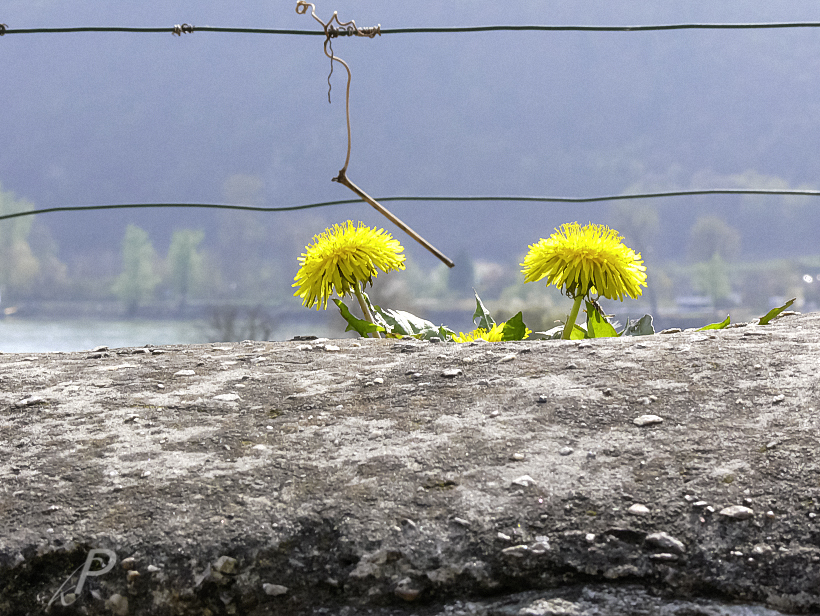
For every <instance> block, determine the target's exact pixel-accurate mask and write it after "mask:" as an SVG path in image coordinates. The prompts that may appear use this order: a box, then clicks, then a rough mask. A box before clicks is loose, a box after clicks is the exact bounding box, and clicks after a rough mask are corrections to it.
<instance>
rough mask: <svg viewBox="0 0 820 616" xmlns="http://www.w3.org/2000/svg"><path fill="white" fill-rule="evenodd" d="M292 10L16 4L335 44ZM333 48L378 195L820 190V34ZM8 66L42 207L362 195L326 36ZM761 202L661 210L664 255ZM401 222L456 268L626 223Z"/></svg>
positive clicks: (190, 44) (37, 53) (9, 90)
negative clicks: (693, 232) (348, 152)
mask: <svg viewBox="0 0 820 616" xmlns="http://www.w3.org/2000/svg"><path fill="white" fill-rule="evenodd" d="M294 9H295V2H289V1H288V2H285V1H279V0H277V1H275V2H270V1H268V2H258V1H253V0H252V1H245V2H242V3H225V2H221V1H216V0H211V1H202V0H197V1H196V2H193V1H191V2H169V1H166V0H163V1H159V0H148V1H144V2H140V3H120V2H117V3H113V2H108V1H106V2H102V1H93V2H92V1H86V2H82V3H64V2H57V1H48V0H39V1H38V0H5V2H4V3H3V8H2V9H0V22H2V23H6V24H8V26H9V28H36V27H60V26H81V25H82V26H100V25H112V26H150V27H170V26H172V25H174V24H177V23H183V22H186V23H191V24H194V25H212V26H238V27H272V28H297V29H316V28H317V24H316V23H315V22H314V21H313V20H312V19H311V18H310V17H309V16H300V15H297V14H296V12H295V10H294ZM334 10H335V11H338V12H339V13H340V17H341V18H342V19H343V20H347V19H355V20H356V22H357V23H358V24H359V25H360V26H370V25H375V24H376V23H380V24H381V25H382V27H385V28H387V27H410V26H459V25H484V24H530V23H534V24H573V23H579V24H627V25H629V24H645V23H679V22H748V21H754V22H762V21H820V4H818V3H817V2H816V0H812V1H804V2H796V1H794V2H793V1H781V2H765V3H764V2H760V1H759V0H754V1H746V2H743V1H735V2H717V3H716V2H714V1H713V0H710V1H708V2H707V1H703V2H698V1H692V0H687V1H686V2H646V1H645V0H642V1H641V2H613V1H612V0H606V1H600V2H577V1H564V2H544V1H543V0H538V1H535V0H533V1H526V2H525V1H522V2H505V3H489V2H488V3H471V2H450V3H444V2H441V1H440V0H422V1H414V2H410V3H408V2H395V1H394V2H386V1H384V0H378V1H377V0H371V1H357V2H336V3H333V2H319V3H318V6H317V12H318V14H319V16H320V17H323V18H328V17H329V16H330V15H331V14H332V12H333V11H334ZM334 49H335V52H336V53H337V54H338V55H339V56H340V57H343V58H344V59H345V60H346V61H348V63H349V64H350V66H351V67H352V70H353V82H352V90H351V107H352V108H351V115H352V123H353V131H354V135H353V154H352V159H351V164H350V168H349V176H350V178H351V179H352V180H353V181H354V182H356V183H357V184H359V185H360V186H361V187H362V188H363V189H365V190H366V191H368V192H369V193H371V194H372V195H374V196H386V195H399V194H409V195H447V194H449V195H467V194H478V195H489V194H516V195H557V196H587V195H595V194H607V193H616V194H619V193H624V192H628V191H632V190H641V189H664V188H679V187H693V186H698V187H703V186H704V185H709V186H713V187H725V186H727V185H728V186H729V187H736V186H748V185H750V183H755V182H757V183H765V184H767V185H772V186H773V185H786V186H806V187H814V188H817V187H820V181H818V174H820V154H818V151H817V147H816V144H817V143H818V140H820V102H818V101H820V97H819V96H818V94H820V92H818V87H817V83H818V79H817V75H818V74H820V29H801V30H766V31H684V32H652V33H600V34H593V33H569V32H562V33H543V32H540V33H513V32H503V33H482V34H395V35H385V36H382V37H380V38H377V39H374V40H367V39H351V40H348V39H345V40H337V41H336V42H335V43H334ZM0 69H1V70H2V74H3V77H4V85H3V87H2V88H0V109H2V110H3V111H2V113H3V147H2V149H0V184H2V187H3V189H4V190H12V191H14V192H15V193H17V194H18V195H20V196H23V197H26V198H28V199H30V200H31V201H33V202H34V203H35V204H36V205H37V206H38V207H52V206H58V205H68V204H95V203H133V202H156V201H161V202H226V201H230V202H253V203H258V204H264V205H269V206H275V205H293V204H300V203H309V202H313V201H324V200H331V199H344V198H348V197H351V196H352V194H351V193H350V192H349V191H347V189H345V188H344V187H342V186H339V185H338V184H334V183H331V182H330V179H331V178H332V177H333V176H335V175H336V173H337V172H338V170H339V168H340V167H341V166H342V164H343V161H344V155H345V148H346V138H345V130H344V98H343V93H344V85H345V82H344V78H343V76H344V72H343V71H342V70H340V69H339V67H338V65H337V67H336V70H335V72H334V75H333V78H332V83H333V92H332V101H333V102H332V104H330V105H328V102H327V81H326V80H327V73H328V69H329V61H328V59H327V58H326V57H325V56H324V55H323V53H322V39H321V38H320V37H307V36H267V35H249V34H245V35H240V34H216V33H205V32H195V33H193V34H186V35H183V36H182V37H176V36H172V35H171V34H168V33H162V34H123V33H105V34H102V33H99V34H98V33H84V34H59V35H58V34H27V35H23V34H15V35H7V36H4V37H2V38H0ZM750 178H751V179H750ZM778 182H779V183H780V184H778ZM744 204H745V205H744ZM741 206H743V207H746V210H743V211H745V212H747V213H748V211H751V210H754V209H755V208H757V209H759V210H763V211H775V210H777V211H779V210H778V208H782V207H785V206H784V205H783V202H782V200H777V201H771V202H767V203H766V204H763V205H760V204H759V203H757V202H755V203H752V204H751V205H750V204H749V202H744V201H742V200H739V199H736V200H727V199H716V200H714V201H709V202H707V201H704V200H678V201H675V202H664V203H658V207H659V208H660V209H661V212H662V218H663V220H664V221H665V224H664V225H663V232H662V234H663V237H662V245H663V247H664V248H665V249H668V250H669V251H670V254H673V251H674V250H677V251H681V250H682V249H683V247H684V245H685V234H686V232H687V229H688V225H689V224H691V221H692V217H693V216H695V214H694V213H693V212H695V211H700V210H703V209H704V208H705V209H713V210H715V211H718V212H720V213H721V215H724V216H725V217H727V218H730V219H732V218H733V217H734V216H735V212H736V211H740V209H738V208H741ZM390 207H391V209H393V210H395V211H396V213H397V214H398V215H399V216H401V217H402V218H404V219H406V221H407V222H408V223H410V224H411V225H412V226H413V227H415V228H416V229H417V230H418V231H419V232H421V233H422V234H423V235H424V236H425V237H427V238H428V239H429V240H430V241H432V242H433V243H434V244H436V245H437V246H438V247H440V248H441V249H442V250H444V251H445V252H447V253H449V254H451V255H452V254H455V253H457V252H459V251H460V250H462V249H467V250H468V251H469V252H470V253H471V255H472V256H474V257H479V258H482V257H485V258H497V259H514V258H515V257H516V255H518V254H520V253H522V252H523V251H525V250H526V246H527V245H528V244H530V243H533V242H535V241H537V239H538V238H539V237H545V236H546V235H548V234H549V233H550V232H551V231H552V228H553V227H555V226H557V225H560V224H562V223H564V222H570V221H572V220H576V219H577V220H581V221H582V222H585V221H586V220H588V219H594V220H596V221H597V222H609V219H608V216H609V210H608V208H607V206H601V205H598V206H587V207H577V206H576V207H573V208H569V207H552V206H540V205H524V204H503V205H499V204H478V205H476V204H469V205H466V204H461V205H443V204H418V203H402V204H398V203H397V204H392V205H390ZM699 208H700V209H699ZM733 208H734V209H733ZM750 208H751V210H750ZM814 210H817V206H814V209H813V210H812V211H814ZM310 216H315V215H313V214H312V215H310ZM310 216H308V215H296V214H294V215H289V214H272V215H271V218H269V219H268V220H269V221H270V223H269V224H270V227H269V228H270V234H271V241H272V242H273V243H276V242H282V243H283V244H284V243H285V242H286V240H287V241H289V238H286V237H284V236H283V235H282V234H285V233H292V232H293V231H292V230H293V229H294V228H297V227H298V225H296V226H294V225H293V224H290V223H293V221H297V222H298V221H307V220H313V219H312V218H310ZM318 216H319V218H318V219H317V222H318V223H322V222H328V223H329V222H339V221H342V220H345V219H346V218H348V217H350V218H354V219H358V220H363V221H364V222H366V223H368V224H371V225H379V226H382V225H384V224H386V221H384V220H383V219H381V218H380V217H379V216H378V214H377V213H375V212H374V211H373V210H371V209H370V208H369V207H367V206H366V205H364V204H362V205H356V206H345V207H340V208H337V209H335V210H333V211H330V210H322V211H321V212H320V213H318ZM273 217H276V218H273ZM756 220H757V219H754V220H752V219H749V220H746V219H745V218H744V219H743V220H740V219H739V220H738V221H737V224H738V226H740V227H741V228H742V229H743V231H744V233H745V237H746V238H747V239H748V240H749V241H751V242H752V245H762V243H761V242H763V241H764V240H765V239H766V238H767V237H771V229H772V228H774V227H777V224H773V223H772V222H771V220H767V219H766V218H760V220H759V221H758V222H755V221H756ZM803 220H804V222H805V218H804V219H803ZM49 221H50V223H49V224H50V225H51V226H52V228H53V232H54V235H55V237H56V239H57V240H58V242H59V243H60V246H61V250H62V251H64V252H65V251H69V252H70V251H71V250H87V249H89V247H92V246H95V245H104V244H109V245H118V243H119V241H120V238H121V235H122V228H123V227H124V225H126V224H127V223H129V222H137V223H138V224H140V225H142V226H145V227H146V228H148V229H149V231H151V233H152V236H155V237H157V238H158V241H159V242H162V241H164V240H167V236H168V234H169V232H170V229H172V228H174V227H175V226H186V227H192V226H202V227H204V228H206V229H209V230H210V229H212V228H213V226H214V225H215V224H216V223H215V217H214V215H213V214H212V213H208V212H201V211H198V212H181V211H174V210H169V211H164V212H154V213H151V214H146V213H139V212H127V213H125V212H119V213H116V214H114V213H105V214H89V215H82V216H74V217H69V216H60V217H58V216H55V217H53V218H52V219H49ZM286 222H287V224H286ZM784 224H785V223H784ZM789 224H790V225H791V224H793V221H792V222H789ZM388 227H389V225H388ZM320 230H321V229H320V228H317V229H316V230H315V232H318V231H320ZM399 233H400V232H399ZM399 233H397V235H399ZM755 233H756V234H757V235H754V234H755ZM784 233H785V231H784ZM277 234H279V235H277ZM767 234H768V235H767ZM402 239H403V242H404V243H405V244H406V245H407V244H410V240H409V239H406V238H402ZM308 240H309V237H305V238H304V241H302V240H297V241H296V244H297V245H298V244H299V241H302V245H304V243H305V242H307V241H308ZM749 241H746V242H745V246H748V245H749ZM775 241H776V242H779V243H780V244H778V246H779V245H782V244H783V239H782V237H780V236H778V237H777V238H775ZM807 241H808V240H807ZM794 247H795V246H794V245H790V246H785V245H783V246H782V248H783V250H784V251H788V250H790V249H793V248H794ZM777 250H779V248H778V247H777V246H774V247H773V248H772V249H771V251H770V252H772V251H773V252H774V253H776V252H777Z"/></svg>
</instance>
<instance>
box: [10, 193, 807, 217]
mask: <svg viewBox="0 0 820 616" xmlns="http://www.w3.org/2000/svg"><path fill="white" fill-rule="evenodd" d="M698 195H768V196H778V195H780V196H798V197H820V190H791V189H765V188H711V189H705V190H675V191H667V192H654V193H636V194H632V195H603V196H599V197H528V196H514V195H509V196H480V195H471V196H470V195H468V196H427V197H423V196H394V197H381V198H379V199H378V201H520V202H542V203H593V202H603V201H626V200H630V199H659V198H666V197H691V196H698ZM352 203H363V201H362V200H361V199H340V200H337V201H320V202H318V203H308V204H305V205H287V206H280V207H264V206H257V205H228V204H223V203H121V204H110V205H66V206H61V207H50V208H43V209H40V210H27V211H24V212H14V213H12V214H4V215H2V216H0V221H2V220H9V219H11V218H20V217H22V216H32V215H34V214H51V213H54V212H83V211H92V210H122V209H141V208H207V209H215V210H244V211H248V212H293V211H296V210H309V209H313V208H319V207H328V206H331V205H349V204H352Z"/></svg>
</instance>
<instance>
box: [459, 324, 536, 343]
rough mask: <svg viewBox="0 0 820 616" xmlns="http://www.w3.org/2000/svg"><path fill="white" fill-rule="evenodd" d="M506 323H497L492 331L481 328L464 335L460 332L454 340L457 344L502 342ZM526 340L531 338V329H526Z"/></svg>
mask: <svg viewBox="0 0 820 616" xmlns="http://www.w3.org/2000/svg"><path fill="white" fill-rule="evenodd" d="M505 325H506V322H505V323H496V324H495V325H493V326H492V328H490V331H487V330H486V329H484V328H483V327H479V328H478V329H474V330H473V331H471V332H468V333H466V334H465V333H463V332H458V334H457V335H455V336H453V340H455V341H456V342H475V341H476V340H484V341H485V342H502V341H503V339H504V338H503V336H504V326H505ZM525 330H526V331H525V333H524V338H529V336H530V334H531V333H532V330H531V329H530V328H528V327H527V328H525Z"/></svg>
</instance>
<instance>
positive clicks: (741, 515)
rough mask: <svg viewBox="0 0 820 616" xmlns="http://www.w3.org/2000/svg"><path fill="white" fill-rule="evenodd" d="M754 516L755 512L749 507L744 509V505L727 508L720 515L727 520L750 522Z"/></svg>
mask: <svg viewBox="0 0 820 616" xmlns="http://www.w3.org/2000/svg"><path fill="white" fill-rule="evenodd" d="M754 514H755V512H754V511H752V510H751V509H749V508H748V507H744V506H743V505H732V506H731V507H726V508H724V509H721V510H720V515H722V516H724V517H727V518H733V519H735V520H748V519H749V518H751V517H753V516H754Z"/></svg>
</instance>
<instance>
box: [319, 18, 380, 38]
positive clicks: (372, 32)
mask: <svg viewBox="0 0 820 616" xmlns="http://www.w3.org/2000/svg"><path fill="white" fill-rule="evenodd" d="M326 33H327V36H328V38H336V37H338V36H366V37H367V38H375V37H376V35H378V36H381V35H382V25H381V24H378V25H377V26H367V27H364V28H359V27H357V26H356V24H355V23H353V22H347V23H346V24H342V25H340V26H338V27H337V26H333V25H331V24H328V25H327V30H326Z"/></svg>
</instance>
